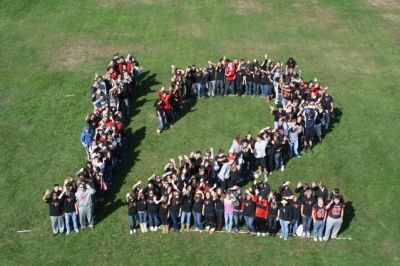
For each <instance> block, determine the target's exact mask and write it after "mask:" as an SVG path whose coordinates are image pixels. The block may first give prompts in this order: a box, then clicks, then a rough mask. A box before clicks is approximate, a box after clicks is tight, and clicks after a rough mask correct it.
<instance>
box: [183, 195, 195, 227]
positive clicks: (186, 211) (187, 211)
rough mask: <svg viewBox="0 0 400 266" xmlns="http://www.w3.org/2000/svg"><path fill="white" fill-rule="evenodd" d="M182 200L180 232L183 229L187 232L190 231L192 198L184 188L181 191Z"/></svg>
mask: <svg viewBox="0 0 400 266" xmlns="http://www.w3.org/2000/svg"><path fill="white" fill-rule="evenodd" d="M182 194H183V198H182V206H181V232H182V231H183V230H184V229H185V230H186V231H187V232H189V229H190V216H191V214H192V213H191V208H192V202H193V200H192V196H191V195H190V193H189V192H188V191H187V190H186V188H184V189H183V190H182Z"/></svg>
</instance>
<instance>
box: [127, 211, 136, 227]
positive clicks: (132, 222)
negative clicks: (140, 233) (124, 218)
mask: <svg viewBox="0 0 400 266" xmlns="http://www.w3.org/2000/svg"><path fill="white" fill-rule="evenodd" d="M128 218H129V228H130V229H131V230H133V229H135V228H136V215H135V214H132V215H131V214H130V215H128Z"/></svg>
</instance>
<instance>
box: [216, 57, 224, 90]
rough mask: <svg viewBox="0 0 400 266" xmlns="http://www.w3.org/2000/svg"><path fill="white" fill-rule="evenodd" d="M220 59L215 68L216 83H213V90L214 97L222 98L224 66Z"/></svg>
mask: <svg viewBox="0 0 400 266" xmlns="http://www.w3.org/2000/svg"><path fill="white" fill-rule="evenodd" d="M222 60H223V59H221V60H220V61H219V62H218V64H217V66H216V67H215V71H216V82H215V90H216V95H220V96H223V95H224V94H225V82H224V81H225V66H224V65H223V63H222Z"/></svg>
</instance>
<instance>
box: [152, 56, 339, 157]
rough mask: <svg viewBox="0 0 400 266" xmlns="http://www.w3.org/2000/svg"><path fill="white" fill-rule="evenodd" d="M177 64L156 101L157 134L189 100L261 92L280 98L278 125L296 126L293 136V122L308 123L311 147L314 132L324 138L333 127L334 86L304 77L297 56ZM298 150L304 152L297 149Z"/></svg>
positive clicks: (276, 112) (307, 139)
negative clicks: (276, 59) (280, 59)
mask: <svg viewBox="0 0 400 266" xmlns="http://www.w3.org/2000/svg"><path fill="white" fill-rule="evenodd" d="M171 69H172V77H171V84H170V86H169V90H166V89H165V88H164V87H162V89H161V90H160V92H159V95H158V96H159V97H158V99H157V100H156V102H155V104H154V106H155V108H156V115H157V119H158V122H159V126H158V128H157V134H160V133H161V132H162V131H163V130H165V129H168V128H169V127H172V125H173V122H174V118H175V117H177V116H178V115H179V113H180V112H181V110H182V106H183V104H184V103H185V102H187V101H190V100H191V99H193V98H200V97H203V98H205V99H207V98H208V97H214V96H259V97H263V98H265V100H266V101H267V102H270V101H272V100H274V103H275V105H276V107H277V109H278V110H273V115H274V128H276V129H277V128H278V127H279V126H280V127H282V128H283V129H284V130H286V131H287V130H289V129H291V131H293V132H292V133H293V134H291V136H292V137H294V138H295V137H296V136H295V135H297V134H296V129H294V128H290V125H291V124H296V123H297V124H302V123H305V127H306V128H307V134H305V142H304V146H305V147H306V150H308V149H309V148H310V147H309V146H310V145H309V144H310V143H311V141H310V138H312V137H314V134H315V135H316V136H317V138H318V140H319V141H321V139H322V134H323V131H322V127H323V128H324V129H325V130H328V129H329V126H330V120H331V117H334V116H335V113H334V108H333V98H332V97H331V96H330V95H329V92H328V87H323V86H321V84H320V83H319V81H318V79H317V78H315V79H314V80H309V81H306V80H304V79H303V77H302V75H301V70H300V69H298V67H297V62H296V61H295V59H293V58H289V59H288V60H287V61H286V63H285V64H283V63H282V62H273V61H272V60H271V59H270V58H268V56H267V55H265V57H264V59H263V60H261V61H258V60H257V59H254V60H253V61H246V60H244V59H240V60H239V59H237V58H235V59H233V60H230V59H227V58H226V57H225V56H224V57H223V58H221V59H220V60H219V61H218V62H217V63H213V62H211V61H208V66H207V67H204V68H201V67H196V66H195V65H191V66H188V67H187V68H185V69H183V68H177V67H175V66H174V65H171ZM304 111H305V112H304ZM305 116H306V117H305ZM303 117H304V119H302V118H303ZM306 118H309V119H306ZM292 122H293V123H292ZM314 127H315V130H311V128H314ZM311 133H312V134H311ZM286 135H287V134H286ZM293 140H294V139H293ZM293 146H295V144H293ZM292 148H293V150H296V149H295V148H294V147H292ZM293 152H294V153H295V155H298V153H297V151H293Z"/></svg>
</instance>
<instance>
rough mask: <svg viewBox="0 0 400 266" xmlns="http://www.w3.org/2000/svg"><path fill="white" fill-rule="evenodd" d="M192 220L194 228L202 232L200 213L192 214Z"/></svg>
mask: <svg viewBox="0 0 400 266" xmlns="http://www.w3.org/2000/svg"><path fill="white" fill-rule="evenodd" d="M193 218H194V225H195V226H196V228H197V229H199V230H203V224H202V223H201V213H199V212H193Z"/></svg>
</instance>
